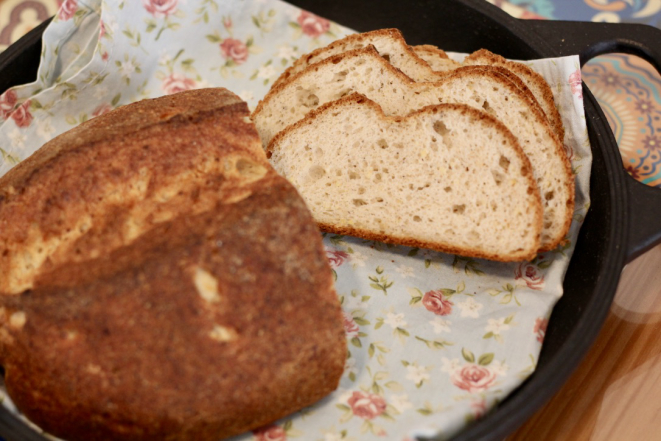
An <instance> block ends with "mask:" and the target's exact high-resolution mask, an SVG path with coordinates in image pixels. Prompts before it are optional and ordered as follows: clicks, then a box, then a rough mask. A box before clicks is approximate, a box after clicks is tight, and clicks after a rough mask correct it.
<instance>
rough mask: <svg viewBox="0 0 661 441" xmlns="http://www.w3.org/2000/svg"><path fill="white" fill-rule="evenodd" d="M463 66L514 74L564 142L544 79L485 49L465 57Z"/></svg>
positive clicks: (551, 93)
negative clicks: (480, 66) (501, 70)
mask: <svg viewBox="0 0 661 441" xmlns="http://www.w3.org/2000/svg"><path fill="white" fill-rule="evenodd" d="M463 64H464V65H489V66H501V67H504V68H506V69H509V70H510V71H512V72H514V74H516V75H517V76H518V77H519V78H521V80H522V81H523V82H524V83H525V85H526V86H527V87H528V89H530V91H531V92H532V94H533V95H534V96H535V98H536V99H537V101H538V102H539V105H540V106H541V107H542V110H543V111H544V114H545V115H546V118H547V119H548V121H549V124H551V128H552V129H553V132H554V133H555V134H556V136H557V137H558V139H559V140H560V142H561V143H562V142H564V139H565V128H564V125H563V124H562V118H561V117H560V112H559V111H558V108H557V107H556V105H555V100H554V99H553V91H552V90H551V86H549V84H548V83H547V82H546V80H545V79H544V77H542V76H541V75H540V74H538V73H537V72H535V71H534V70H533V69H532V68H530V67H529V66H526V65H525V64H523V63H519V62H515V61H509V60H507V59H505V58H503V57H501V56H500V55H497V54H494V53H492V52H489V51H488V50H486V49H480V50H479V51H476V52H473V53H472V54H470V55H469V56H468V57H466V59H465V60H464V62H463Z"/></svg>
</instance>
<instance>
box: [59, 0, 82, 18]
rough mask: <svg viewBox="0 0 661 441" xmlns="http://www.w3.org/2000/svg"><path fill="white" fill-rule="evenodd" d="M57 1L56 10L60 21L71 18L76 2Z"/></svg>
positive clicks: (75, 9)
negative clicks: (57, 7)
mask: <svg viewBox="0 0 661 441" xmlns="http://www.w3.org/2000/svg"><path fill="white" fill-rule="evenodd" d="M58 3H59V5H60V9H59V11H57V18H58V19H59V20H62V21H65V20H69V19H71V18H73V16H74V14H75V13H76V11H77V10H78V2H77V1H76V0H64V1H59V2H58Z"/></svg>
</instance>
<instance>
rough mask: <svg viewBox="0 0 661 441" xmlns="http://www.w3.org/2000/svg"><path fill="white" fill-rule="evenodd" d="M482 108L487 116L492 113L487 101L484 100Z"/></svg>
mask: <svg viewBox="0 0 661 441" xmlns="http://www.w3.org/2000/svg"><path fill="white" fill-rule="evenodd" d="M482 108H483V109H484V111H485V112H487V113H489V114H493V113H494V111H493V109H492V108H491V105H490V104H489V101H486V100H485V101H484V103H483V104H482Z"/></svg>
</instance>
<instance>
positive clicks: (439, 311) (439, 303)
mask: <svg viewBox="0 0 661 441" xmlns="http://www.w3.org/2000/svg"><path fill="white" fill-rule="evenodd" d="M422 304H423V306H424V307H425V308H427V311H430V312H433V313H434V314H436V315H449V314H451V313H452V306H453V305H454V303H452V302H451V301H449V300H446V299H445V298H444V297H443V293H442V292H441V291H428V292H426V293H425V295H424V296H423V297H422Z"/></svg>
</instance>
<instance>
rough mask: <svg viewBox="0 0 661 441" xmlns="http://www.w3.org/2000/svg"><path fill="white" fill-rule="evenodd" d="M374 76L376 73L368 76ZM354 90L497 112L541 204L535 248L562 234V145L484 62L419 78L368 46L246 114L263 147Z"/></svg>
mask: <svg viewBox="0 0 661 441" xmlns="http://www.w3.org/2000/svg"><path fill="white" fill-rule="evenodd" d="M375 79H377V80H375ZM353 92H357V93H360V94H363V95H365V96H366V97H368V98H369V99H371V100H373V101H375V102H376V103H377V104H379V105H380V106H381V107H382V109H383V112H384V113H385V114H386V115H399V116H404V115H407V114H408V113H410V112H412V111H414V110H416V109H420V108H422V107H424V106H428V105H432V104H437V103H460V104H467V105H471V106H473V107H477V108H479V109H483V110H486V111H487V112H489V113H491V114H492V115H494V116H496V117H497V118H498V119H500V120H501V121H502V122H503V123H504V124H505V125H506V126H507V127H508V128H509V130H511V131H512V133H513V134H514V135H515V136H516V137H517V139H518V140H519V143H520V144H521V147H522V148H523V151H524V152H525V153H526V154H527V155H528V157H529V158H530V161H531V163H532V167H533V172H534V177H535V179H536V181H537V184H538V186H539V189H540V192H541V194H542V197H543V203H544V229H543V231H542V238H541V248H540V251H547V250H550V249H553V248H555V247H556V246H557V245H558V244H559V243H560V242H561V241H562V240H563V239H564V237H565V235H566V233H567V231H568V229H569V226H570V224H571V218H572V215H573V207H574V181H573V174H572V171H571V167H570V164H569V161H568V159H567V157H566V155H565V153H564V151H563V148H562V145H561V144H560V143H559V142H558V140H557V139H556V138H555V136H554V134H553V132H552V130H551V129H550V127H549V125H548V123H547V122H546V120H545V119H544V116H543V115H542V113H541V111H540V110H539V109H538V108H536V107H535V106H533V105H531V103H530V101H529V100H528V99H527V98H526V97H525V96H524V95H523V94H522V92H521V91H520V90H519V89H518V88H517V87H516V86H514V85H513V84H512V83H510V82H509V81H508V80H507V78H506V77H504V76H502V75H500V74H499V73H498V72H497V71H492V70H490V69H488V68H487V67H471V66H467V67H463V68H461V69H457V70H455V71H453V72H452V73H451V74H449V75H447V76H446V77H445V79H444V80H443V81H440V82H436V83H418V82H415V81H412V80H411V79H410V78H408V77H406V76H405V75H404V74H402V73H401V72H400V71H398V70H397V69H395V68H393V67H392V66H391V65H390V64H389V63H388V62H387V61H385V60H384V59H383V58H382V57H380V56H379V54H378V53H377V52H376V50H375V49H374V48H373V47H367V48H364V49H358V50H355V51H349V52H345V53H343V54H340V55H336V56H334V57H331V58H328V59H326V60H324V61H322V62H320V63H316V64H314V65H312V66H310V67H308V68H307V69H306V70H304V71H302V72H300V73H299V74H297V75H296V76H294V77H291V78H290V79H289V80H288V81H286V82H284V83H282V84H281V85H280V86H279V87H276V88H274V89H272V90H271V91H270V92H269V93H268V94H267V96H266V97H265V98H264V100H263V101H262V102H260V103H259V105H258V106H257V108H256V109H255V112H254V113H253V115H252V118H253V121H254V122H255V125H256V127H257V130H258V132H259V133H260V136H261V138H262V142H263V145H264V146H267V145H268V143H269V142H270V141H271V139H272V138H273V137H274V136H275V135H276V134H277V133H278V132H280V131H281V130H283V129H284V128H285V127H287V126H288V125H290V124H293V123H295V122H296V121H299V120H301V119H303V118H304V117H305V115H306V114H307V113H308V112H309V111H310V110H312V109H314V108H316V107H319V106H320V105H323V104H325V103H329V102H331V101H334V100H336V99H338V98H341V97H342V96H345V95H348V94H350V93H353Z"/></svg>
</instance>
